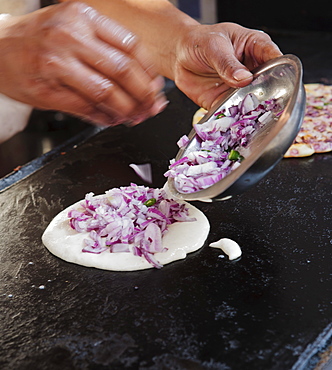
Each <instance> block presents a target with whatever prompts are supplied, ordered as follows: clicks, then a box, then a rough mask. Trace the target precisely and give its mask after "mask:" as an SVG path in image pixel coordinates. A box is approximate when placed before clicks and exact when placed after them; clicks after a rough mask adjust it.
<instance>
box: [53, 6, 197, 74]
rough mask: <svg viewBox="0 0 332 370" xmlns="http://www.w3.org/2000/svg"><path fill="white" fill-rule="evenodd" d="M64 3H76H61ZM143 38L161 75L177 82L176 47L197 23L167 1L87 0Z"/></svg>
mask: <svg viewBox="0 0 332 370" xmlns="http://www.w3.org/2000/svg"><path fill="white" fill-rule="evenodd" d="M60 1H62V2H66V1H74V0H60ZM84 2H85V3H87V4H89V5H91V6H93V7H94V8H95V9H97V10H98V11H100V12H101V13H103V14H104V15H107V16H108V17H110V18H112V19H114V20H116V21H118V22H120V23H121V24H122V25H123V26H125V27H126V28H128V29H129V30H131V31H132V32H134V33H135V34H136V35H138V36H139V37H140V39H141V40H142V42H143V44H144V45H145V47H146V48H147V50H148V52H149V53H150V55H151V57H152V58H153V62H154V64H155V66H156V68H157V70H158V72H159V73H160V74H161V75H163V76H165V77H168V78H171V79H174V75H175V73H174V65H175V48H176V45H177V44H178V41H179V40H180V38H181V36H182V34H183V33H184V30H185V29H186V28H188V27H191V26H192V25H197V22H196V21H195V20H194V19H192V18H191V17H189V16H188V15H186V14H185V13H183V12H181V11H180V10H178V9H177V8H176V7H174V6H173V5H172V4H171V3H170V2H169V1H167V0H84Z"/></svg>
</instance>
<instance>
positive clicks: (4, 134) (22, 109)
mask: <svg viewBox="0 0 332 370" xmlns="http://www.w3.org/2000/svg"><path fill="white" fill-rule="evenodd" d="M39 7H40V1H39V0H0V14H11V15H22V14H27V13H30V12H32V11H34V10H37V9H38V8H39ZM0 22H1V17H0ZM0 58H1V50H0ZM32 109H33V108H32V107H31V106H29V105H26V104H23V103H21V102H18V101H15V100H13V99H10V98H8V97H7V96H4V95H2V94H0V143H1V142H3V141H5V140H7V139H9V138H10V137H12V136H13V135H15V134H16V133H18V132H19V131H22V130H23V129H24V127H25V126H26V124H27V122H28V120H29V117H30V114H31V111H32Z"/></svg>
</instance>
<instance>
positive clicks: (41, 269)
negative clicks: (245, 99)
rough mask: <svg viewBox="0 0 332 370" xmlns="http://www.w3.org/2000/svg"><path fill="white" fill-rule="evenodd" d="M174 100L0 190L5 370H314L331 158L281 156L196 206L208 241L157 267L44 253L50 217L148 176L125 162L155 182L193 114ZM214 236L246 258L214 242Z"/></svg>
mask: <svg viewBox="0 0 332 370" xmlns="http://www.w3.org/2000/svg"><path fill="white" fill-rule="evenodd" d="M286 46H287V45H286ZM290 51H291V50H285V52H290ZM296 51H297V50H296V49H295V52H294V50H293V52H294V53H295V54H297V55H299V56H300V57H302V55H301V53H300V52H301V50H300V48H299V52H298V53H296ZM302 58H303V59H302V60H303V61H304V68H305V66H306V63H308V62H310V58H306V55H305V53H304V54H303V57H302ZM331 60H332V58H331V59H330V61H331ZM316 66H317V65H316ZM315 72H316V70H315ZM305 73H306V72H305ZM324 76H327V75H326V74H324ZM331 77H332V76H331V70H330V78H331ZM324 78H325V77H324ZM304 82H307V81H306V80H305V81H304ZM308 82H313V81H308ZM325 82H326V81H325ZM331 82H332V79H330V83H331ZM169 99H170V100H171V103H170V106H169V107H168V108H167V110H166V111H165V112H164V113H163V114H161V115H160V116H158V117H156V118H154V119H152V120H149V121H147V122H145V123H143V124H141V125H139V126H138V127H135V128H132V129H127V128H125V127H116V128H111V129H107V130H105V131H102V132H99V133H98V134H97V135H95V136H92V137H90V138H88V139H87V140H86V141H85V142H84V143H82V144H80V145H78V146H77V147H76V148H73V149H71V150H68V151H67V153H66V154H63V155H59V156H57V157H55V158H54V159H53V160H52V161H49V162H48V163H47V164H46V165H43V166H41V168H40V169H39V170H37V171H36V172H34V173H32V174H31V175H30V176H28V177H26V178H25V179H22V180H21V181H18V182H17V183H15V184H13V185H12V186H10V187H9V188H7V189H5V190H4V191H2V192H1V193H0V207H1V214H0V233H1V242H0V258H1V265H0V278H1V280H0V281H1V282H0V287H1V289H0V294H1V300H2V309H1V315H0V320H1V337H0V367H1V368H3V369H141V370H143V369H149V370H150V369H271V370H273V369H291V368H292V367H293V366H294V369H295V368H296V369H309V368H310V369H311V368H313V367H314V366H315V363H314V364H313V361H312V359H313V356H314V355H317V353H320V351H323V350H324V351H328V348H327V346H329V340H330V338H331V331H332V327H331V317H332V306H331V297H332V284H331V277H332V275H331V274H332V269H331V255H332V252H331V251H332V213H331V210H332V197H331V185H332V171H331V168H332V154H331V153H326V154H320V155H314V156H312V157H308V158H303V159H285V160H282V161H281V162H280V163H279V164H278V165H277V166H276V168H275V169H274V170H273V171H272V172H271V173H270V174H269V175H268V176H267V177H266V178H265V179H263V180H262V181H261V182H260V183H259V184H258V185H257V186H255V187H254V188H252V189H251V190H250V191H248V192H247V193H245V194H242V195H240V196H238V197H236V198H234V199H231V200H229V201H226V202H220V203H213V204H204V203H194V204H195V205H196V206H197V207H199V208H200V209H201V210H203V211H204V212H205V214H206V215H207V217H208V218H209V220H210V223H211V232H210V235H209V237H208V240H207V242H206V244H205V246H204V247H203V248H202V249H201V250H200V251H198V252H196V253H193V254H191V255H189V256H188V257H187V259H186V260H183V261H178V262H175V263H172V264H170V265H166V266H165V267H164V268H163V269H161V270H156V269H150V270H145V271H139V272H128V273H119V272H109V271H102V270H97V269H91V268H85V267H81V266H77V265H74V264H69V263H66V262H64V261H62V260H60V259H58V258H56V257H54V256H53V255H51V254H50V253H49V252H48V251H47V250H46V249H45V248H44V247H43V245H42V243H41V240H40V238H41V235H42V233H43V231H44V229H45V227H46V226H47V225H48V223H49V222H50V221H51V219H52V217H53V216H55V215H56V214H57V213H58V212H59V211H61V210H62V209H63V208H64V207H66V206H68V205H70V204H72V203H73V202H75V201H77V200H79V199H81V198H83V197H84V195H85V193H87V192H90V191H93V192H95V193H96V194H98V193H101V192H104V191H105V190H107V189H109V188H111V187H114V186H122V185H128V184H129V183H130V182H136V183H142V182H141V181H140V179H139V178H138V177H137V176H136V175H135V173H134V172H133V170H132V169H131V168H129V166H128V165H129V164H130V163H146V162H150V163H151V164H152V167H153V174H154V183H153V186H156V187H159V186H162V185H163V184H164V182H165V179H164V177H163V173H164V172H165V170H166V168H167V164H168V160H169V159H170V158H172V157H173V156H174V155H175V153H176V152H177V147H176V144H175V143H176V141H177V139H178V138H179V137H180V136H181V135H182V134H183V133H186V132H189V129H190V120H191V116H192V114H193V112H194V111H195V110H196V107H195V105H194V104H192V103H191V102H190V101H189V100H188V99H187V98H186V97H184V96H183V95H182V94H181V93H179V92H178V91H177V90H176V89H174V90H173V91H172V92H171V93H170V94H169ZM221 237H228V238H232V239H234V240H236V241H237V242H238V243H239V244H240V246H241V247H242V250H243V256H242V258H241V259H240V260H238V261H228V260H227V258H223V256H222V253H221V252H220V251H218V250H216V249H213V248H210V247H208V244H209V243H210V242H212V241H215V240H217V239H219V238H221ZM318 361H319V356H317V361H316V363H317V362H318Z"/></svg>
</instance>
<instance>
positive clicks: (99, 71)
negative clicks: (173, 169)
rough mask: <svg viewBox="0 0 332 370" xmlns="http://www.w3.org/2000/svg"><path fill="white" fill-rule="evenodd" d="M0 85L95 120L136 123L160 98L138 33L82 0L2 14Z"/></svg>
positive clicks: (160, 104)
mask: <svg viewBox="0 0 332 370" xmlns="http://www.w3.org/2000/svg"><path fill="white" fill-rule="evenodd" d="M0 48H1V58H0V71H1V73H0V92H1V93H3V94H5V95H7V96H9V97H11V98H13V99H15V100H19V101H21V102H23V103H26V104H29V105H32V106H34V107H36V108H39V109H51V110H60V111H63V112H66V113H70V114H73V115H76V116H78V117H81V118H83V119H86V120H88V121H90V122H93V123H96V124H100V125H116V124H120V123H125V122H130V123H132V124H137V123H139V122H141V121H143V120H144V119H147V118H148V117H151V116H153V115H155V114H157V113H159V112H160V111H161V110H162V109H163V108H164V107H165V105H166V99H165V97H164V95H163V93H162V92H161V90H162V88H163V83H164V82H163V78H162V77H160V76H158V75H157V74H156V73H155V72H154V69H153V67H152V65H151V63H150V61H149V59H148V57H147V55H146V53H145V52H144V50H143V48H142V47H141V45H140V44H139V42H138V40H137V38H136V37H135V36H134V35H133V34H132V33H131V32H129V31H127V30H126V29H124V28H123V27H122V26H120V25H119V24H118V23H116V22H114V21H112V20H111V19H109V18H106V17H104V16H102V15H100V14H99V13H98V12H97V11H96V10H94V9H93V8H91V7H89V6H87V5H85V4H83V3H77V2H75V3H64V4H58V5H54V6H50V7H46V8H43V9H40V10H38V11H36V12H33V13H30V14H27V15H24V16H20V17H10V18H8V19H6V20H3V21H2V22H1V25H0Z"/></svg>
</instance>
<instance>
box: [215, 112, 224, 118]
mask: <svg viewBox="0 0 332 370" xmlns="http://www.w3.org/2000/svg"><path fill="white" fill-rule="evenodd" d="M222 117H226V116H225V115H224V113H219V114H218V115H217V116H216V118H222Z"/></svg>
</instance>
